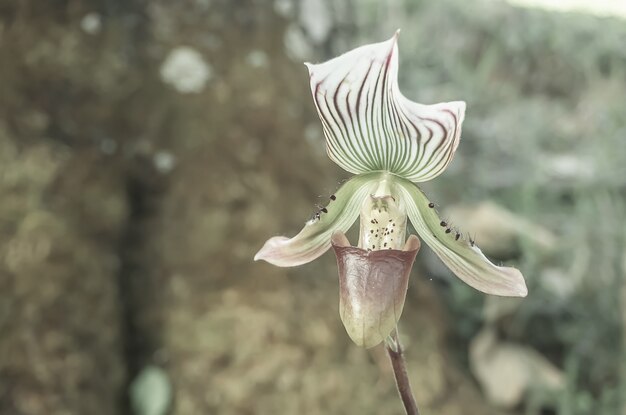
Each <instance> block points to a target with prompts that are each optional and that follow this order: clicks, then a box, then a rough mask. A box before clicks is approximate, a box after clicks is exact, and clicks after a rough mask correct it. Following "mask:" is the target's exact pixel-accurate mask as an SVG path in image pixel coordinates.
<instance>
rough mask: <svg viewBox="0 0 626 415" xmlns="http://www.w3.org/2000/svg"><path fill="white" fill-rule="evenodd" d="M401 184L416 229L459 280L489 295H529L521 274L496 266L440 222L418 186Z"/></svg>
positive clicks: (409, 183)
mask: <svg viewBox="0 0 626 415" xmlns="http://www.w3.org/2000/svg"><path fill="white" fill-rule="evenodd" d="M397 184H398V190H399V194H400V195H401V199H402V203H404V204H405V207H406V211H407V215H408V217H409V220H410V221H411V223H412V224H413V227H414V228H415V230H416V231H417V233H418V234H419V235H420V236H421V237H422V239H423V240H424V242H426V244H428V246H430V248H431V249H432V250H433V251H434V252H435V253H436V254H437V256H439V258H440V259H441V260H442V261H443V263H444V264H446V266H447V267H448V268H450V270H452V272H454V273H455V274H456V276H457V277H459V278H460V279H462V280H463V281H465V282H466V283H467V284H468V285H470V286H471V287H473V288H476V289H477V290H479V291H482V292H484V293H487V294H494V295H501V296H507V297H525V296H526V295H527V294H528V289H527V288H526V283H525V282H524V277H523V276H522V273H521V272H519V270H517V269H515V268H509V267H498V266H496V265H494V264H492V263H491V262H490V261H489V260H488V259H487V257H485V255H483V253H482V252H481V250H480V249H478V247H476V246H475V245H474V242H473V241H471V240H469V241H468V240H467V239H466V238H464V237H461V236H460V235H459V236H457V235H458V234H457V233H456V231H455V230H453V229H451V228H450V227H449V225H448V224H447V223H445V222H444V221H442V220H441V219H440V218H439V216H438V215H437V213H436V212H435V209H433V208H431V207H429V206H432V204H431V205H429V201H428V199H427V198H426V196H425V195H424V193H423V192H422V191H421V190H420V189H419V188H418V187H417V186H415V185H414V184H413V183H411V182H409V181H407V180H403V179H398V180H397Z"/></svg>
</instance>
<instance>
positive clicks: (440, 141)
mask: <svg viewBox="0 0 626 415" xmlns="http://www.w3.org/2000/svg"><path fill="white" fill-rule="evenodd" d="M397 35H398V33H397V32H396V34H395V35H394V36H393V37H392V38H391V39H389V40H387V41H385V42H381V43H375V44H370V45H365V46H362V47H359V48H357V49H354V50H352V51H350V52H347V53H345V54H343V55H341V56H339V57H337V58H334V59H331V60H329V61H328V62H325V63H321V64H317V65H313V64H309V63H307V64H305V65H306V66H307V67H308V69H309V75H310V84H311V91H312V94H313V100H314V102H315V106H316V108H317V112H318V114H319V117H320V120H321V122H322V128H323V131H324V136H325V139H326V150H327V153H328V156H329V157H330V159H331V160H332V161H334V162H335V163H337V164H338V165H339V166H340V167H342V168H343V169H345V170H347V171H348V172H350V173H354V174H355V176H354V177H352V178H351V179H350V180H348V181H347V182H346V183H344V184H343V185H342V186H341V187H340V188H339V190H338V191H337V192H336V193H335V194H334V195H332V196H331V197H330V201H329V203H328V205H327V206H325V207H323V208H322V209H321V210H320V211H319V212H318V213H317V214H316V215H315V217H314V218H313V219H311V220H309V221H308V222H306V224H305V226H304V228H303V229H302V230H301V231H300V233H298V234H297V235H296V236H294V237H293V238H286V237H282V236H277V237H273V238H270V239H269V240H268V241H267V242H266V243H265V245H264V246H263V247H262V248H261V250H260V251H259V252H258V253H257V254H256V256H255V258H254V259H255V260H261V259H262V260H265V261H267V262H269V263H271V264H274V265H277V266H280V267H291V266H296V265H301V264H305V263H308V262H310V261H313V260H314V259H316V258H318V257H319V256H320V255H322V254H323V253H324V252H326V251H327V250H328V249H329V248H330V247H331V246H332V247H333V248H334V250H335V254H336V256H337V263H338V267H339V282H340V315H341V319H342V321H343V323H344V326H345V328H346V331H347V332H348V334H349V336H350V337H351V339H352V340H353V341H354V342H355V343H356V344H357V345H359V346H363V347H372V346H375V345H377V344H378V343H380V342H381V341H383V340H385V339H386V338H387V336H388V335H389V334H390V333H391V331H392V330H393V329H394V328H395V327H396V325H397V322H398V319H399V318H400V314H401V313H402V308H403V306H404V301H405V297H406V291H407V284H408V276H409V273H410V269H411V267H412V264H413V261H414V259H415V255H416V254H417V251H418V249H419V246H420V242H419V240H418V239H417V238H416V237H415V236H414V235H413V236H410V237H409V238H408V240H406V241H405V239H406V236H405V235H406V227H407V217H408V220H410V221H411V223H412V224H413V227H414V228H415V230H416V231H417V233H418V234H419V236H420V237H421V238H422V240H423V241H424V242H425V243H426V244H428V246H429V247H430V248H431V249H432V250H433V252H435V254H437V256H438V257H439V258H440V259H441V261H443V263H444V264H445V265H447V267H448V268H450V270H451V271H452V272H453V273H454V274H456V276H458V277H459V278H460V279H461V280H463V281H464V282H465V283H467V284H468V285H470V286H472V287H474V288H475V289H477V290H479V291H482V292H484V293H487V294H495V295H500V296H518V297H524V296H526V294H527V289H526V284H525V282H524V278H523V276H522V274H521V273H520V271H518V270H517V269H515V268H508V267H501V266H496V265H494V264H493V263H491V262H490V261H489V260H488V259H487V258H486V257H485V255H483V253H482V252H481V251H480V249H478V247H477V246H476V245H475V243H474V241H473V240H471V239H469V238H466V237H465V236H463V235H462V234H461V233H459V232H458V231H457V230H456V229H454V228H453V227H451V225H450V224H448V223H446V222H445V221H443V220H442V219H441V218H440V217H439V216H438V214H437V212H436V211H435V209H434V207H435V205H434V203H432V202H430V201H429V200H428V198H427V197H426V196H425V195H424V193H423V192H422V191H421V190H420V188H419V187H417V185H416V184H415V183H421V182H425V181H428V180H431V179H434V178H435V177H437V176H439V175H440V174H441V173H443V171H444V170H445V169H446V167H447V166H448V164H450V161H451V160H452V157H453V155H454V152H455V150H456V148H457V146H458V144H459V140H460V138H461V124H462V123H463V119H464V116H465V102H463V101H454V102H444V103H439V104H434V105H424V104H418V103H416V102H413V101H411V100H409V99H407V98H406V97H404V95H402V93H401V92H400V90H399V87H398V81H397V75H398V47H397ZM359 216H360V236H359V243H358V247H352V246H350V244H349V242H348V240H347V238H346V237H345V235H344V232H346V231H347V230H348V229H349V228H350V227H351V226H352V224H353V223H354V222H355V220H356V219H357V217H359Z"/></svg>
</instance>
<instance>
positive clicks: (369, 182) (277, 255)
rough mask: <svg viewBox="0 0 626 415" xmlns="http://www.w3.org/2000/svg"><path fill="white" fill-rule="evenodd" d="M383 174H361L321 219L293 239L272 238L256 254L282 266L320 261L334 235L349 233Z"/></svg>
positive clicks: (312, 222)
mask: <svg viewBox="0 0 626 415" xmlns="http://www.w3.org/2000/svg"><path fill="white" fill-rule="evenodd" d="M380 176H381V175H380V173H369V174H360V175H357V176H354V177H353V178H351V179H350V180H348V181H347V182H346V183H344V184H343V185H342V186H341V187H340V188H339V190H338V191H337V192H336V193H335V194H334V195H333V198H334V200H332V198H331V200H330V202H329V203H328V205H327V206H326V207H325V209H326V211H327V212H324V211H321V212H320V214H319V218H313V219H311V220H310V221H308V222H307V223H306V224H305V225H304V228H303V229H302V230H301V231H300V233H299V234H297V235H296V236H294V237H293V238H291V239H290V238H287V237H284V236H275V237H273V238H270V239H269V240H268V241H267V242H265V245H263V248H261V250H260V251H259V252H258V253H257V254H256V255H255V257H254V260H255V261H258V260H260V259H262V260H264V261H267V262H269V263H270V264H274V265H277V266H279V267H294V266H296V265H302V264H306V263H307V262H310V261H313V260H314V259H316V258H318V257H319V256H320V255H322V254H323V253H324V252H326V251H327V250H328V248H330V237H331V236H332V234H333V232H334V231H336V230H340V231H342V232H346V231H347V230H348V229H349V228H350V227H351V226H352V224H353V223H354V221H355V220H356V218H357V217H358V216H359V212H360V210H361V205H362V204H363V201H364V200H365V198H366V197H367V196H369V195H370V194H371V193H372V192H373V191H374V190H375V189H376V186H377V183H378V180H379V179H380Z"/></svg>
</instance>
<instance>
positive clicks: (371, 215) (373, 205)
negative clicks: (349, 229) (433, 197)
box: [359, 195, 406, 251]
mask: <svg viewBox="0 0 626 415" xmlns="http://www.w3.org/2000/svg"><path fill="white" fill-rule="evenodd" d="M405 237H406V212H404V210H403V209H400V208H399V207H398V204H397V203H396V200H395V199H394V197H393V196H391V195H385V196H369V197H368V198H366V199H365V202H363V206H362V207H361V234H360V237H359V248H362V249H367V250H368V251H376V250H380V249H402V247H403V246H404V240H405Z"/></svg>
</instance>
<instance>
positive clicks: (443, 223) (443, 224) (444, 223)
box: [439, 220, 448, 226]
mask: <svg viewBox="0 0 626 415" xmlns="http://www.w3.org/2000/svg"><path fill="white" fill-rule="evenodd" d="M439 224H440V225H441V226H448V224H447V223H446V222H445V221H443V220H442V221H441V222H439Z"/></svg>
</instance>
